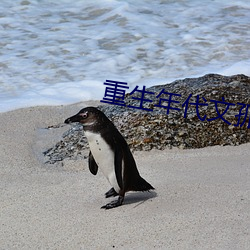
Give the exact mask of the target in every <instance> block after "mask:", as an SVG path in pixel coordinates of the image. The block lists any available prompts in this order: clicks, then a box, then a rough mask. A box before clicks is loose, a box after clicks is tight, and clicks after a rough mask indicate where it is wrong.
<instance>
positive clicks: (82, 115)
mask: <svg viewBox="0 0 250 250" xmlns="http://www.w3.org/2000/svg"><path fill="white" fill-rule="evenodd" d="M79 115H80V116H81V117H82V118H83V119H86V118H87V117H88V112H85V113H81V114H79Z"/></svg>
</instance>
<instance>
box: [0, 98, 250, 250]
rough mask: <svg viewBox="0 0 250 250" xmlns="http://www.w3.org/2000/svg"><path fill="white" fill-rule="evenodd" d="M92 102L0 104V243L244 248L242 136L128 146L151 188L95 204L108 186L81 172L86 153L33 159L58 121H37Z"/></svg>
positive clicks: (245, 157) (51, 139)
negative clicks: (200, 144)
mask: <svg viewBox="0 0 250 250" xmlns="http://www.w3.org/2000/svg"><path fill="white" fill-rule="evenodd" d="M98 104H99V102H98V103H97V102H91V101H90V102H83V103H77V104H74V105H68V106H52V107H50V106H41V107H31V108H24V109H18V110H14V111H9V112H5V113H0V126H1V134H0V138H1V146H0V147H1V150H0V159H1V162H0V178H1V180H0V188H1V195H0V196H1V199H0V200H1V206H0V210H1V213H0V220H1V229H0V245H1V248H3V249H34V248H35V249H44V248H49V249H63V248H64V249H85V248H86V249H97V248H99V249H109V248H114V247H115V248H118V249H125V248H126V249H127V248H128V247H129V248H130V249H138V248H144V249H152V248H156V249H201V248H202V249H204V248H205V249H213V248H215V249H218V248H220V249H247V247H248V246H249V243H250V234H249V226H250V225H249V221H250V213H249V211H250V198H249V190H250V183H249V175H250V172H249V166H248V164H249V150H250V143H247V144H242V145H239V146H223V147H222V146H213V147H207V148H202V149H186V150H181V149H176V148H175V149H171V150H170V149H165V150H163V151H160V150H155V149H153V150H151V151H146V152H145V151H135V152H134V153H133V154H134V157H135V160H136V162H137V165H138V169H139V171H140V173H141V175H142V177H143V178H145V179H146V180H148V181H149V182H150V183H152V185H153V186H154V187H155V188H156V190H155V192H150V193H132V192H131V193H128V194H127V195H126V196H125V202H124V205H123V206H121V207H119V208H115V209H112V210H108V211H104V210H101V209H100V207H101V206H102V205H104V204H105V203H106V201H107V200H106V199H105V198H104V193H105V192H106V191H107V190H108V189H109V188H110V187H109V185H108V183H107V181H106V180H105V178H104V176H103V175H102V173H101V172H98V174H97V176H93V175H91V174H90V172H89V170H88V165H87V159H83V160H77V161H73V160H65V161H64V163H63V166H62V165H60V164H58V165H44V164H43V163H42V162H41V161H40V160H39V159H38V158H37V156H38V155H39V154H40V153H41V152H42V150H43V149H46V148H47V147H48V146H50V145H51V146H52V145H53V143H55V142H56V141H57V140H58V139H59V138H60V136H61V135H62V133H63V131H64V130H67V127H62V128H59V129H52V130H46V135H45V133H44V131H42V132H41V130H43V129H44V128H46V126H50V125H53V124H59V123H62V122H63V121H64V119H65V118H67V117H69V116H70V115H72V114H74V113H76V112H77V111H79V110H80V109H81V108H83V107H84V106H89V105H98ZM39 151H40V152H39Z"/></svg>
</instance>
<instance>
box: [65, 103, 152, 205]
mask: <svg viewBox="0 0 250 250" xmlns="http://www.w3.org/2000/svg"><path fill="white" fill-rule="evenodd" d="M73 122H79V123H80V124H81V125H82V126H83V130H84V133H85V136H86V138H87V140H88V144H89V147H90V152H89V158H88V164H89V170H90V172H91V173H92V174H93V175H96V174H97V171H98V169H99V168H100V169H101V171H102V172H103V174H104V176H105V177H106V178H107V180H108V182H109V183H110V185H111V187H112V188H111V189H110V190H109V191H108V192H106V193H105V197H106V198H108V197H115V196H118V199H117V200H114V201H112V202H110V203H108V204H106V205H104V206H102V207H101V208H104V209H111V208H115V207H118V206H121V205H122V204H123V201H124V197H125V193H126V192H128V191H149V190H151V189H154V187H152V186H151V185H150V184H149V183H148V182H147V181H146V180H144V179H143V178H142V177H141V176H140V174H139V171H138V169H137V166H136V163H135V160H134V157H133V155H132V153H131V151H130V149H129V146H128V144H127V142H126V140H125V139H124V138H123V136H122V135H121V134H120V132H119V131H118V130H117V128H116V127H115V125H114V124H113V123H112V122H111V121H110V120H109V119H108V117H107V116H106V115H105V114H104V113H103V112H102V111H100V110H99V109H97V108H95V107H86V108H84V109H82V110H80V111H79V112H78V113H77V114H76V115H74V116H72V117H69V118H67V119H66V120H65V123H67V124H70V123H73Z"/></svg>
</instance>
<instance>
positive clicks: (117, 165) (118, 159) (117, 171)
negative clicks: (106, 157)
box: [115, 147, 123, 190]
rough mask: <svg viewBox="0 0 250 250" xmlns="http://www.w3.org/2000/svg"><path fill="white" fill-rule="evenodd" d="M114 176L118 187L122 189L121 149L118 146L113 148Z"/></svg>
mask: <svg viewBox="0 0 250 250" xmlns="http://www.w3.org/2000/svg"><path fill="white" fill-rule="evenodd" d="M115 176H116V180H117V183H118V185H119V187H120V189H121V190H122V189H123V181H122V149H121V148H120V147H116V148H115Z"/></svg>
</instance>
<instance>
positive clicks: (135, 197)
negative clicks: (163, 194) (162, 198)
mask: <svg viewBox="0 0 250 250" xmlns="http://www.w3.org/2000/svg"><path fill="white" fill-rule="evenodd" d="M155 197H157V193H156V192H155V191H145V192H140V193H139V192H131V193H127V194H126V196H125V199H124V203H123V205H129V204H134V205H135V206H134V208H135V207H137V206H139V205H141V204H143V203H144V202H146V201H147V200H149V199H153V198H155Z"/></svg>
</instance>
